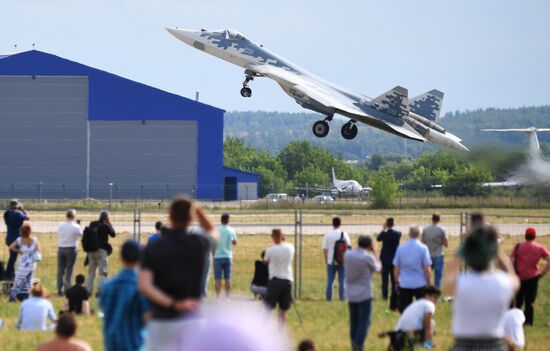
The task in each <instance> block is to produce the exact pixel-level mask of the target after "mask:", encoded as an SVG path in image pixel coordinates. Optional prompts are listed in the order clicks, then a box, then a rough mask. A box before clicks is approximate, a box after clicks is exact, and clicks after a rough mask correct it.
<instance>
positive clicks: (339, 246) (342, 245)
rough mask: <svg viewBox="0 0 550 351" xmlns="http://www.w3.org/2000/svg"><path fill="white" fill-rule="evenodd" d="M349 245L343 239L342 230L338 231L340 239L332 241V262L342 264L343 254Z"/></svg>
mask: <svg viewBox="0 0 550 351" xmlns="http://www.w3.org/2000/svg"><path fill="white" fill-rule="evenodd" d="M348 249H349V245H348V243H347V241H346V239H344V232H340V239H338V240H336V241H335V242H334V256H333V257H332V264H336V265H339V266H342V265H343V264H344V254H345V253H346V251H348Z"/></svg>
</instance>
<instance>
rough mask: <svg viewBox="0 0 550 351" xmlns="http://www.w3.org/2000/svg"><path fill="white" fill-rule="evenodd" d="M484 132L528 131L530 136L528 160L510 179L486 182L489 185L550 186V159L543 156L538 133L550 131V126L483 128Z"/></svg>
mask: <svg viewBox="0 0 550 351" xmlns="http://www.w3.org/2000/svg"><path fill="white" fill-rule="evenodd" d="M481 131H483V132H501V133H517V132H519V133H526V134H527V136H528V138H529V154H528V159H527V162H526V163H525V164H523V165H521V166H520V167H519V168H518V169H517V170H516V171H515V172H514V174H513V175H512V176H511V177H510V179H508V180H506V181H505V182H499V183H485V184H483V185H484V186H487V187H499V186H501V187H514V186H515V187H518V186H522V185H536V186H550V161H547V160H545V159H544V158H543V157H542V153H541V151H540V144H539V139H538V136H537V133H539V132H550V128H535V127H531V128H510V129H482V130H481Z"/></svg>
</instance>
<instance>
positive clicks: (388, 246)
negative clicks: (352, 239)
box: [376, 228, 401, 265]
mask: <svg viewBox="0 0 550 351" xmlns="http://www.w3.org/2000/svg"><path fill="white" fill-rule="evenodd" d="M376 240H377V241H381V242H382V250H381V251H380V261H382V264H384V265H390V264H392V261H393V257H394V256H395V251H396V250H397V247H398V246H399V240H401V232H400V231H397V230H393V229H392V228H390V229H388V230H387V231H385V232H381V233H380V234H378V236H377V237H376Z"/></svg>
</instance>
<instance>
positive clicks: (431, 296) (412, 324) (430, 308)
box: [395, 286, 441, 349]
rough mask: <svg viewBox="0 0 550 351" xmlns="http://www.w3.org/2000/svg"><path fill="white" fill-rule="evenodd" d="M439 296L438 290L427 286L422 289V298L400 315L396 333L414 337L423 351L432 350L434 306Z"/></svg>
mask: <svg viewBox="0 0 550 351" xmlns="http://www.w3.org/2000/svg"><path fill="white" fill-rule="evenodd" d="M440 295H441V291H439V289H437V288H435V287H433V286H428V287H426V288H425V289H424V298H422V299H419V300H416V301H415V302H413V303H412V304H410V305H409V306H408V307H407V308H406V309H405V310H404V311H403V314H401V317H400V318H399V321H398V322H397V325H396V326H395V331H396V332H406V333H408V334H412V335H414V339H417V340H419V341H420V342H421V343H422V347H423V348H425V349H431V348H433V335H434V329H435V328H434V326H435V323H434V320H433V317H434V314H435V305H436V304H437V300H438V298H439V296H440Z"/></svg>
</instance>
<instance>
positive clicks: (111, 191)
mask: <svg viewBox="0 0 550 351" xmlns="http://www.w3.org/2000/svg"><path fill="white" fill-rule="evenodd" d="M113 185H115V184H114V183H109V210H110V209H111V202H112V201H113Z"/></svg>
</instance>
